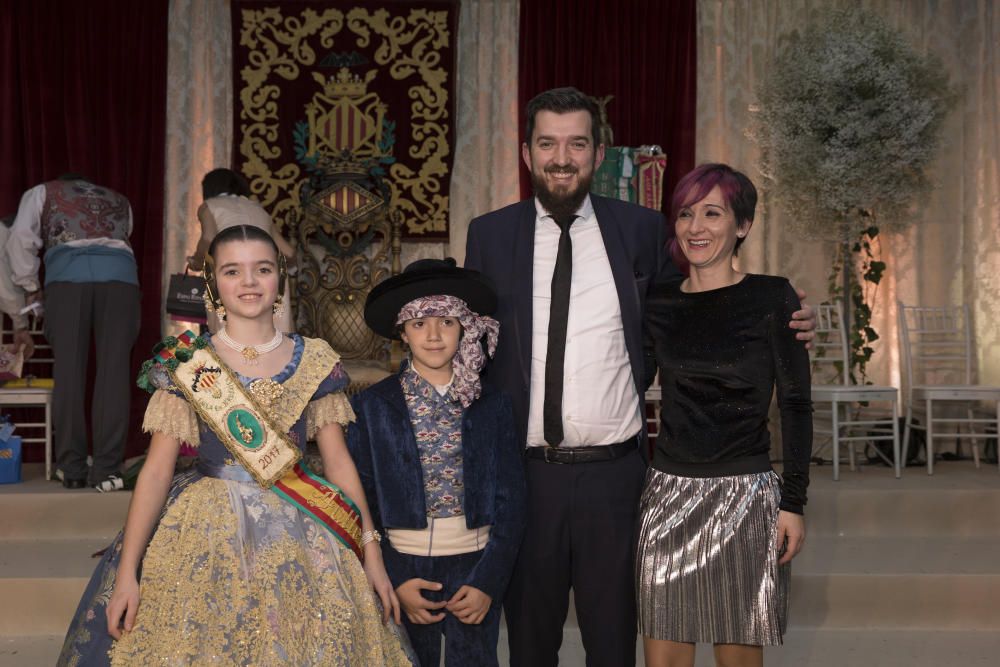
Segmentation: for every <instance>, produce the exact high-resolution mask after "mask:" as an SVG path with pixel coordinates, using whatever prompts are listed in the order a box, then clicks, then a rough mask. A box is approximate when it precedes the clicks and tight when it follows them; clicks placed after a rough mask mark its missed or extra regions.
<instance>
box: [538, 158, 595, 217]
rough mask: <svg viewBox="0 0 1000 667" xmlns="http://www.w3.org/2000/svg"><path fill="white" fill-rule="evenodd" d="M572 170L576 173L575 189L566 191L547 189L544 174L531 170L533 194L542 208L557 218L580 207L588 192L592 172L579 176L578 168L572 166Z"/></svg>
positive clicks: (556, 169) (558, 169)
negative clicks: (576, 182)
mask: <svg viewBox="0 0 1000 667" xmlns="http://www.w3.org/2000/svg"><path fill="white" fill-rule="evenodd" d="M545 171H546V172H549V171H556V172H562V171H567V170H566V169H561V168H554V169H546V170H545ZM572 171H573V173H575V174H576V175H577V178H578V184H577V186H576V188H575V189H573V190H569V191H567V192H553V191H552V190H550V189H549V186H548V183H546V181H545V177H544V175H543V176H538V175H537V174H535V172H534V171H532V172H531V185H532V186H533V187H534V188H535V196H536V197H538V201H539V203H541V205H542V208H544V209H545V210H546V211H548V213H549V214H550V215H552V216H553V217H556V218H558V217H560V216H569V215H573V214H574V213H576V212H577V211H578V210H579V209H580V205H581V204H583V200H584V199H586V198H587V195H588V194H589V193H590V184H591V181H593V176H594V172H593V171H591V172H590V174H589V175H587V176H581V175H580V170H579V169H576V168H575V167H574V168H572Z"/></svg>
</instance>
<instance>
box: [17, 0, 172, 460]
mask: <svg viewBox="0 0 1000 667" xmlns="http://www.w3.org/2000/svg"><path fill="white" fill-rule="evenodd" d="M166 42H167V0H150V1H149V2H123V1H122V0H92V1H90V2H85V3H83V2H79V3H69V2H58V1H54V0H35V1H34V2H5V3H2V9H0V54H2V55H0V215H7V214H9V213H13V212H14V211H16V209H17V205H18V202H19V201H20V197H21V194H22V193H23V192H24V191H25V190H26V189H28V188H29V187H32V186H34V185H36V184H38V183H41V182H44V181H46V180H49V179H53V178H56V177H57V176H59V174H61V173H66V172H69V171H74V172H77V173H82V174H84V175H86V176H87V177H88V178H90V179H92V180H93V181H95V182H97V183H101V184H104V185H107V186H109V187H112V188H114V189H115V190H118V191H119V192H121V193H122V194H124V195H125V196H126V197H128V199H129V201H130V202H131V203H132V211H133V215H134V218H135V228H134V230H133V232H132V237H131V243H132V248H133V250H134V251H135V255H136V261H137V263H138V265H139V280H140V284H141V287H142V289H143V292H144V294H147V295H150V294H158V293H159V292H160V266H161V253H162V230H163V151H164V118H165V113H164V109H165V104H166V100H165V91H166V84H165V82H166V60H167V43H166ZM159 323H160V303H159V300H158V299H156V298H149V297H148V296H147V297H146V298H145V299H143V302H142V327H141V330H140V333H139V340H138V342H137V343H136V346H135V348H134V350H133V354H132V359H133V362H134V364H135V367H136V368H138V366H139V363H141V361H142V359H144V358H145V357H147V356H148V353H149V349H150V347H151V346H152V345H153V344H154V343H155V342H156V340H157V339H158V338H159V335H160V327H159ZM136 392H137V393H136V396H135V397H134V399H135V400H133V402H132V417H133V419H132V424H133V426H134V428H132V429H130V443H129V448H128V450H129V452H130V453H132V452H135V451H136V449H137V448H138V447H140V446H141V445H140V443H141V442H145V438H144V437H142V434H141V432H140V430H139V428H138V425H139V423H140V421H141V416H142V411H143V409H144V408H145V400H142V399H141V397H140V394H141V392H139V391H138V390H136Z"/></svg>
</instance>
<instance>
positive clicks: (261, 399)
mask: <svg viewBox="0 0 1000 667" xmlns="http://www.w3.org/2000/svg"><path fill="white" fill-rule="evenodd" d="M247 389H248V390H249V391H250V393H251V394H253V397H254V398H255V399H257V402H258V403H260V405H261V407H263V408H270V407H271V406H272V405H273V404H274V402H275V401H277V400H278V399H279V398H281V396H282V394H284V393H285V389H284V387H282V386H281V384H279V383H277V382H275V381H274V380H272V379H271V378H260V379H259V380H254V381H253V382H251V383H250V386H249V387H247Z"/></svg>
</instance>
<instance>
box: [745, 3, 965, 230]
mask: <svg viewBox="0 0 1000 667" xmlns="http://www.w3.org/2000/svg"><path fill="white" fill-rule="evenodd" d="M758 92H759V99H760V103H759V105H757V106H756V108H755V112H756V113H755V114H754V116H755V119H754V123H753V126H752V127H751V128H750V129H749V131H748V134H749V135H750V136H751V138H753V139H754V140H755V141H757V143H758V144H759V145H760V148H761V152H762V162H761V171H762V173H763V176H764V184H763V185H764V186H765V189H766V190H767V192H768V193H769V195H770V196H771V198H773V200H774V201H775V202H776V203H777V204H779V205H781V206H782V207H783V208H784V209H785V210H786V211H787V212H788V213H789V214H791V216H792V221H791V224H792V225H793V226H794V227H795V228H796V230H797V231H799V232H801V233H802V234H803V235H804V236H806V237H807V238H821V239H831V240H839V241H849V240H854V239H857V238H858V235H859V234H860V233H863V232H864V230H866V229H867V228H868V227H870V226H871V225H872V218H873V217H874V218H876V219H877V220H878V225H879V226H880V227H882V228H899V227H902V226H905V225H907V224H909V223H910V222H912V221H913V220H914V216H913V210H914V208H915V206H916V204H918V203H919V202H920V201H922V199H923V198H924V197H925V196H926V195H927V193H928V192H929V190H930V184H929V182H928V179H927V176H926V174H925V169H926V167H927V165H928V163H929V162H930V161H931V160H932V159H933V157H934V156H935V154H936V151H937V148H938V145H939V143H940V129H941V125H942V123H943V121H944V118H945V116H946V115H947V112H948V109H949V108H950V106H951V105H952V103H953V101H954V99H955V97H956V93H955V91H954V90H953V89H952V88H951V86H950V84H949V82H948V75H947V73H946V71H945V69H944V67H943V66H942V65H941V63H940V61H938V60H937V59H936V58H934V57H933V56H923V55H921V54H918V53H917V52H916V51H915V50H914V49H913V48H912V47H911V46H910V45H909V44H907V43H906V41H905V39H904V38H903V37H902V35H901V34H900V33H898V32H896V31H895V30H893V29H891V28H890V27H889V26H888V25H886V23H885V22H883V21H882V20H881V19H879V18H878V17H876V16H874V15H872V14H868V13H865V12H859V11H833V12H825V13H823V14H821V15H820V20H819V21H817V22H815V23H813V24H812V25H811V26H810V27H809V28H808V29H807V30H806V31H805V32H804V33H803V34H801V35H800V34H798V33H793V34H792V35H790V36H789V37H788V38H787V42H786V43H785V45H784V46H783V48H781V49H780V54H779V55H778V57H777V58H776V61H775V62H774V63H773V67H772V68H771V70H770V72H769V75H768V77H767V78H766V79H765V80H764V81H763V85H762V86H761V88H760V90H759V91H758Z"/></svg>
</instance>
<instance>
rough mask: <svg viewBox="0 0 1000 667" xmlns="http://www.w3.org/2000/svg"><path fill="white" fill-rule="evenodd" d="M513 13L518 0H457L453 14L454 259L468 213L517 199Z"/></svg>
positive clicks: (459, 252) (466, 227)
mask: <svg viewBox="0 0 1000 667" xmlns="http://www.w3.org/2000/svg"><path fill="white" fill-rule="evenodd" d="M518 11H519V4H518V1H517V0H463V1H462V6H461V10H460V12H459V19H458V80H457V81H456V83H455V95H456V96H457V99H456V104H455V108H456V119H455V163H454V167H453V168H452V172H451V202H450V204H451V211H450V221H449V231H450V234H449V237H450V239H449V240H450V250H449V254H450V255H451V256H452V257H454V258H456V259H457V260H458V261H459V263H461V262H462V261H463V259H464V257H465V239H466V236H467V234H468V230H469V222H470V221H471V220H472V218H474V217H476V216H477V215H482V214H483V213H487V212H489V211H492V210H494V209H497V208H500V207H502V206H505V205H507V204H512V203H514V202H516V201H517V200H518V199H520V189H519V184H518V164H520V161H521V157H520V149H519V145H520V142H519V141H518V131H517V118H518V105H517V27H518V23H517V22H518Z"/></svg>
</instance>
